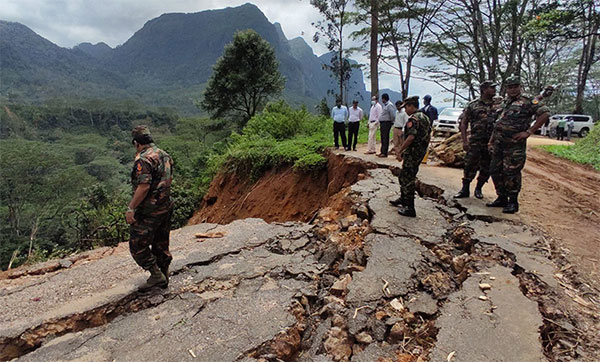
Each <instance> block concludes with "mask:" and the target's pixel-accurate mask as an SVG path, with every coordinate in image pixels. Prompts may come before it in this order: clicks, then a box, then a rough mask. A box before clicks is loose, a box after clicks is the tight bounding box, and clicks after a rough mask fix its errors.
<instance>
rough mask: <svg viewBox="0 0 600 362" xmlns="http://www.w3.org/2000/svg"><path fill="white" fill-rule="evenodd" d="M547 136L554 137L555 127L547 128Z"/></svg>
mask: <svg viewBox="0 0 600 362" xmlns="http://www.w3.org/2000/svg"><path fill="white" fill-rule="evenodd" d="M548 136H549V137H550V138H554V137H556V128H551V129H549V130H548Z"/></svg>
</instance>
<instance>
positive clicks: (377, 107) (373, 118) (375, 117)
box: [369, 103, 381, 122]
mask: <svg viewBox="0 0 600 362" xmlns="http://www.w3.org/2000/svg"><path fill="white" fill-rule="evenodd" d="M379 117H381V104H379V103H375V104H374V105H372V106H371V110H370V111H369V122H379Z"/></svg>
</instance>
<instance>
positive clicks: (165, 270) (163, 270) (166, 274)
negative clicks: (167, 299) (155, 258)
mask: <svg viewBox="0 0 600 362" xmlns="http://www.w3.org/2000/svg"><path fill="white" fill-rule="evenodd" d="M160 271H161V272H162V273H163V275H164V276H165V278H166V279H167V286H168V285H169V264H167V265H165V266H163V267H162V268H160Z"/></svg>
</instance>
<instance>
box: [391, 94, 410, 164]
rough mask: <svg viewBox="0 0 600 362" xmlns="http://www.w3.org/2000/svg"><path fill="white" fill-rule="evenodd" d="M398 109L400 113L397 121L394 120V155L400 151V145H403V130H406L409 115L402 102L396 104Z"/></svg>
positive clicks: (397, 114)
mask: <svg viewBox="0 0 600 362" xmlns="http://www.w3.org/2000/svg"><path fill="white" fill-rule="evenodd" d="M396 109H397V110H398V112H396V119H395V120H394V130H393V133H392V137H393V138H392V143H393V144H394V146H393V147H392V153H394V154H395V153H396V152H397V151H398V150H399V149H400V145H402V141H403V132H402V130H403V129H404V125H405V124H406V121H408V114H406V112H405V111H404V108H402V101H397V102H396Z"/></svg>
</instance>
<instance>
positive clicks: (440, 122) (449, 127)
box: [433, 108, 463, 133]
mask: <svg viewBox="0 0 600 362" xmlns="http://www.w3.org/2000/svg"><path fill="white" fill-rule="evenodd" d="M462 112H463V109H462V108H444V110H443V111H442V112H441V113H440V114H439V116H438V119H437V120H435V121H433V129H434V130H435V131H438V132H450V133H458V132H460V128H459V127H458V126H459V122H458V117H460V115H461V114H462Z"/></svg>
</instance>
